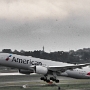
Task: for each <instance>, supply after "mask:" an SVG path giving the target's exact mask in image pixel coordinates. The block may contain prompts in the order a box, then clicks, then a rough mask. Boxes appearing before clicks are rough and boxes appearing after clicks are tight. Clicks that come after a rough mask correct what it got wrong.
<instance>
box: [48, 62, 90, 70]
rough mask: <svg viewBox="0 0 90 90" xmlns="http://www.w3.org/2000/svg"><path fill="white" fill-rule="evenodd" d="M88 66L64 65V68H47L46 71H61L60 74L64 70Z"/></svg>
mask: <svg viewBox="0 0 90 90" xmlns="http://www.w3.org/2000/svg"><path fill="white" fill-rule="evenodd" d="M88 65H90V63H86V64H76V65H74V64H70V65H67V66H66V65H65V66H49V67H48V70H50V71H61V72H65V71H66V70H72V69H76V68H82V67H85V66H88Z"/></svg>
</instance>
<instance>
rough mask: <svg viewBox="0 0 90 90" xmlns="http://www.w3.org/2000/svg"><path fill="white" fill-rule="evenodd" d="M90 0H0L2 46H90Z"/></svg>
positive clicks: (50, 49) (48, 49) (48, 48)
mask: <svg viewBox="0 0 90 90" xmlns="http://www.w3.org/2000/svg"><path fill="white" fill-rule="evenodd" d="M89 39H90V0H0V50H2V49H12V50H15V49H16V50H25V51H34V50H42V47H43V46H44V48H45V51H46V52H53V51H69V50H78V49H82V48H90V40H89Z"/></svg>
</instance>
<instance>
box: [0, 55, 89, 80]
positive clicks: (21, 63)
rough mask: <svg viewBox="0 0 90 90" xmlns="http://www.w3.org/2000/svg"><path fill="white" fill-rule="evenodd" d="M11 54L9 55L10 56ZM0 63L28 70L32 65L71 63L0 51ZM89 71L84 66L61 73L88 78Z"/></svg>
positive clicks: (65, 64) (45, 65)
mask: <svg viewBox="0 0 90 90" xmlns="http://www.w3.org/2000/svg"><path fill="white" fill-rule="evenodd" d="M10 55H11V56H10ZM0 64H1V65H4V66H9V67H14V68H17V69H26V70H29V69H31V68H32V66H43V67H49V66H54V67H55V66H57V67H58V66H59V67H60V66H70V65H73V64H68V63H63V62H56V61H51V60H45V59H40V58H34V57H31V56H21V55H16V54H8V53H0ZM89 72H90V68H89V67H88V66H87V67H84V68H82V69H78V68H77V69H73V70H66V71H65V72H64V73H61V75H64V76H70V77H76V78H81V77H82V78H89V77H90V75H87V73H89Z"/></svg>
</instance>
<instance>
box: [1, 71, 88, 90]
mask: <svg viewBox="0 0 90 90" xmlns="http://www.w3.org/2000/svg"><path fill="white" fill-rule="evenodd" d="M41 76H42V75H37V74H32V75H23V74H19V73H0V88H2V87H9V86H10V87H11V86H14V87H17V86H20V87H21V86H23V85H28V87H30V88H31V87H32V86H37V85H39V87H41V86H40V85H47V84H46V82H44V81H41V80H40V77H41ZM57 78H58V79H59V80H60V83H59V84H57V85H59V86H61V87H62V88H63V90H68V89H65V87H67V86H69V88H70V87H72V86H73V88H76V87H77V88H79V86H80V85H82V86H84V85H89V86H90V80H89V79H74V78H69V77H63V76H58V77H57ZM76 85H77V86H76ZM89 86H88V87H89ZM46 87H47V86H46ZM84 87H86V86H84ZM5 90H7V89H5ZM17 90H20V89H17ZM50 90H51V89H50ZM79 90H80V89H79ZM82 90H83V89H82ZM85 90H86V89H85ZM89 90H90V89H89Z"/></svg>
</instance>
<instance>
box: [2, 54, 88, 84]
mask: <svg viewBox="0 0 90 90" xmlns="http://www.w3.org/2000/svg"><path fill="white" fill-rule="evenodd" d="M0 65H3V66H7V67H13V68H17V69H19V72H20V73H22V74H30V73H37V74H42V75H43V77H41V78H40V79H41V80H43V81H45V82H47V83H50V82H51V81H55V82H56V83H59V80H58V79H57V78H56V77H57V73H63V72H65V71H67V70H73V69H76V68H82V67H85V66H88V65H90V63H85V64H68V63H63V62H56V61H51V60H45V59H40V58H35V57H32V56H21V55H16V54H10V53H0ZM48 75H52V77H50V78H49V79H48Z"/></svg>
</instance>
